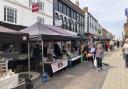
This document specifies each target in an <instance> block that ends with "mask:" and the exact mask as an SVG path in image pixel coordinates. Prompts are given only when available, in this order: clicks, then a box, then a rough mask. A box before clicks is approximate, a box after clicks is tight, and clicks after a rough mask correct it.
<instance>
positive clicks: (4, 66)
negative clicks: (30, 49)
mask: <svg viewBox="0 0 128 89" xmlns="http://www.w3.org/2000/svg"><path fill="white" fill-rule="evenodd" d="M9 60H11V59H7V58H0V73H1V74H2V75H3V74H7V73H8V62H9Z"/></svg>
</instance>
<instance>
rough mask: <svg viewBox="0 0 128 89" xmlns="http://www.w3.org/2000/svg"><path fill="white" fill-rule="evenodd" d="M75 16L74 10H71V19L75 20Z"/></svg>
mask: <svg viewBox="0 0 128 89" xmlns="http://www.w3.org/2000/svg"><path fill="white" fill-rule="evenodd" d="M73 15H74V13H73V10H71V18H72V19H73Z"/></svg>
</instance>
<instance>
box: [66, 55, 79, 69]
mask: <svg viewBox="0 0 128 89" xmlns="http://www.w3.org/2000/svg"><path fill="white" fill-rule="evenodd" d="M80 62H81V55H79V56H76V57H73V58H70V59H69V60H68V66H69V67H72V66H74V65H77V64H79V63H80Z"/></svg>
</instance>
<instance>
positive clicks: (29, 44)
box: [28, 42, 31, 79]
mask: <svg viewBox="0 0 128 89" xmlns="http://www.w3.org/2000/svg"><path fill="white" fill-rule="evenodd" d="M30 66H31V65H30V44H29V42H28V74H29V79H30V71H31V70H30Z"/></svg>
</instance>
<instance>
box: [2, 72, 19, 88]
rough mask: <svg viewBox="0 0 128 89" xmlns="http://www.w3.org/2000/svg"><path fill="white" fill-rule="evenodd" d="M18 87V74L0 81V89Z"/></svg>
mask: <svg viewBox="0 0 128 89" xmlns="http://www.w3.org/2000/svg"><path fill="white" fill-rule="evenodd" d="M16 86H18V74H14V75H11V76H6V77H5V78H1V79H0V89H11V88H15V87H16Z"/></svg>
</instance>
